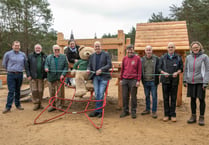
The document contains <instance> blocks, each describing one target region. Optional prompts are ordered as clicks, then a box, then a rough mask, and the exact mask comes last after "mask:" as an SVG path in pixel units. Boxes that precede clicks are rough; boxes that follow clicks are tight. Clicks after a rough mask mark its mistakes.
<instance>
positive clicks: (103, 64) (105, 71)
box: [87, 51, 112, 80]
mask: <svg viewBox="0 0 209 145" xmlns="http://www.w3.org/2000/svg"><path fill="white" fill-rule="evenodd" d="M111 67H112V61H111V57H110V55H109V54H108V53H107V52H104V51H102V52H101V58H100V62H99V68H100V69H101V70H102V74H101V75H100V76H101V77H102V78H103V79H104V80H109V79H111V76H110V73H109V69H110V68H111ZM87 70H90V71H93V72H96V71H97V70H96V53H94V54H92V55H91V56H90V58H89V64H88V67H87ZM94 76H95V73H92V72H91V74H90V77H89V79H93V78H94Z"/></svg>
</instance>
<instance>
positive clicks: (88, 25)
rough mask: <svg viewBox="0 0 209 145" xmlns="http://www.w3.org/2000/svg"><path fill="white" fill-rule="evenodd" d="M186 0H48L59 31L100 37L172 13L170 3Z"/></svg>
mask: <svg viewBox="0 0 209 145" xmlns="http://www.w3.org/2000/svg"><path fill="white" fill-rule="evenodd" d="M182 1H183V0H48V2H49V4H50V7H49V8H50V9H51V10H52V14H53V25H52V28H54V29H55V30H56V31H58V32H62V33H63V34H64V37H65V39H69V38H70V34H71V30H72V31H73V34H74V37H75V39H86V38H94V36H95V34H96V36H97V38H101V37H102V35H103V34H108V33H111V34H117V32H118V30H123V31H124V32H125V33H128V32H129V31H130V30H131V28H132V27H136V24H137V23H146V22H147V21H148V19H149V18H150V17H151V15H152V14H153V13H156V14H157V13H158V12H162V13H163V16H168V15H169V13H170V12H169V6H171V5H172V4H174V5H177V6H181V3H182Z"/></svg>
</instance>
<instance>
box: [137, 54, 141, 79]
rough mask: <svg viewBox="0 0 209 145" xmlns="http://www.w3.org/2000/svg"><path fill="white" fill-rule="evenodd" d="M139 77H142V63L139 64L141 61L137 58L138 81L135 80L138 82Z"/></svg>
mask: <svg viewBox="0 0 209 145" xmlns="http://www.w3.org/2000/svg"><path fill="white" fill-rule="evenodd" d="M141 76H142V63H141V59H140V57H139V60H138V79H137V81H138V82H139V81H140V80H141Z"/></svg>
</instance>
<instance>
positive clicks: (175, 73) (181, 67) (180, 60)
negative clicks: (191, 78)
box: [173, 56, 183, 77]
mask: <svg viewBox="0 0 209 145" xmlns="http://www.w3.org/2000/svg"><path fill="white" fill-rule="evenodd" d="M178 57H179V58H180V59H179V60H178V61H179V65H178V70H177V71H176V72H174V73H173V77H177V76H178V74H180V73H181V72H183V61H182V59H181V57H180V56H178Z"/></svg>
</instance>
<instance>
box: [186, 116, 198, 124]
mask: <svg viewBox="0 0 209 145" xmlns="http://www.w3.org/2000/svg"><path fill="white" fill-rule="evenodd" d="M196 118H197V117H196V114H192V116H191V117H190V119H189V120H187V123H188V124H191V123H195V122H196Z"/></svg>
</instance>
